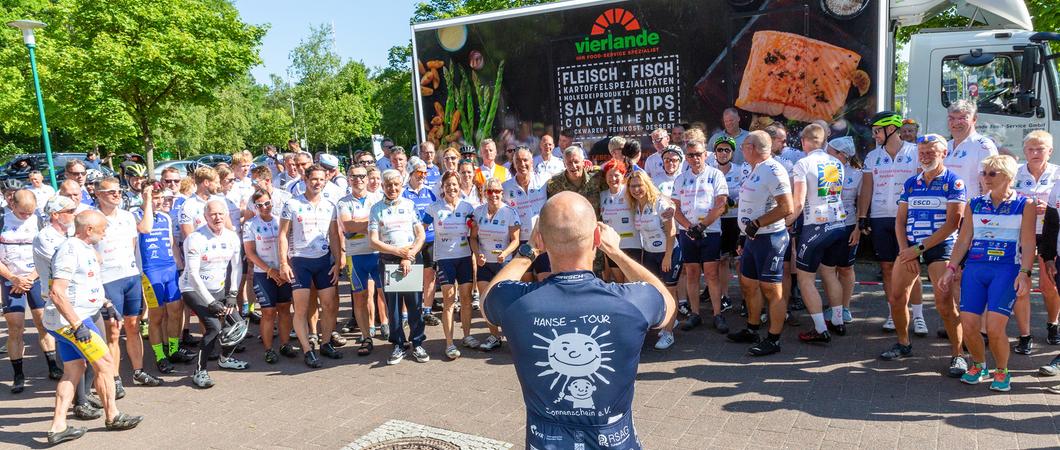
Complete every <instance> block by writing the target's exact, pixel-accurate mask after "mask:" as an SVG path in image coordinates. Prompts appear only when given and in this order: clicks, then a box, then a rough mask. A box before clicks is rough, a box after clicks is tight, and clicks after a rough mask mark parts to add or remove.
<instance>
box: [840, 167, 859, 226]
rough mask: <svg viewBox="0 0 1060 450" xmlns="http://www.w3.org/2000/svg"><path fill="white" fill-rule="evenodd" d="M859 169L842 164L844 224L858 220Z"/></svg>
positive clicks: (848, 224)
mask: <svg viewBox="0 0 1060 450" xmlns="http://www.w3.org/2000/svg"><path fill="white" fill-rule="evenodd" d="M861 175H862V172H861V169H855V168H854V167H852V166H850V165H844V166H843V195H842V198H843V209H845V210H846V212H847V219H846V221H845V222H844V225H846V226H850V225H854V224H856V223H857V222H858V206H857V199H858V195H860V194H861Z"/></svg>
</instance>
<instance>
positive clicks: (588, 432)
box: [482, 192, 675, 449]
mask: <svg viewBox="0 0 1060 450" xmlns="http://www.w3.org/2000/svg"><path fill="white" fill-rule="evenodd" d="M595 216H596V212H595V211H594V209H593V207H592V205H590V204H589V202H588V201H587V200H586V199H585V198H584V197H582V196H580V195H578V194H575V193H573V192H561V193H558V194H556V195H555V196H554V197H552V198H551V199H549V200H548V202H546V203H545V206H544V207H543V208H542V209H541V216H540V219H539V221H538V224H537V228H536V229H535V230H534V234H533V236H532V237H531V240H530V241H529V242H527V243H526V244H523V245H522V246H520V247H519V250H518V252H517V254H518V256H517V257H515V258H514V259H513V260H512V262H510V263H509V264H508V265H506V266H505V267H504V268H503V269H501V271H500V272H499V273H498V274H497V276H496V277H495V278H494V279H493V282H492V283H491V286H490V287H489V289H488V292H489V294H487V295H486V299H485V301H484V302H483V304H482V309H483V312H484V315H485V317H486V320H487V321H489V322H490V323H492V324H494V325H498V326H500V327H501V328H503V329H504V334H505V336H507V337H508V342H509V345H510V346H511V352H512V360H513V362H514V365H515V371H516V374H517V375H518V377H519V382H520V384H521V385H522V388H523V400H524V401H525V402H526V409H527V426H526V430H527V432H526V444H527V447H530V448H578V447H580V445H578V444H585V443H588V444H589V446H590V447H607V448H611V449H639V448H641V444H640V441H639V439H638V438H637V434H636V431H635V430H634V428H633V414H632V401H633V382H634V379H635V378H636V374H637V365H638V364H639V362H640V349H641V346H642V345H643V344H644V336H645V334H646V333H647V331H648V329H649V328H653V327H654V328H659V327H661V326H662V325H663V324H665V323H668V322H669V321H670V320H671V319H672V317H673V314H674V310H675V304H674V299H673V297H671V296H670V294H669V293H668V292H667V290H666V286H665V285H663V283H662V282H660V281H659V280H658V279H657V278H656V277H655V276H654V275H652V274H651V272H649V271H648V270H647V269H645V268H644V267H642V266H641V265H640V264H637V263H636V262H635V261H634V260H633V259H631V258H630V257H629V256H627V255H626V254H625V253H624V252H623V251H622V250H621V249H620V248H619V241H620V239H619V236H618V234H617V233H615V231H614V230H613V229H611V228H610V227H608V226H606V225H603V224H599V223H597V222H596V221H595V220H593V218H594V217H595ZM596 249H600V251H602V252H603V253H604V254H605V255H607V257H608V258H610V259H611V260H612V261H614V262H615V263H616V264H617V265H618V267H619V268H620V269H621V270H622V273H623V274H624V275H625V276H626V278H627V279H629V280H631V282H630V283H625V284H616V283H605V282H604V281H601V280H599V279H598V278H596V276H595V275H593V272H592V267H593V257H594V255H595V252H596ZM540 253H548V255H549V258H550V260H551V262H552V275H551V276H550V277H549V278H547V279H545V280H544V281H542V282H539V283H522V282H518V280H519V278H520V277H521V276H522V274H523V273H524V272H526V270H527V268H529V267H530V265H531V264H533V262H534V259H535V258H537V256H538V255H539V254H540Z"/></svg>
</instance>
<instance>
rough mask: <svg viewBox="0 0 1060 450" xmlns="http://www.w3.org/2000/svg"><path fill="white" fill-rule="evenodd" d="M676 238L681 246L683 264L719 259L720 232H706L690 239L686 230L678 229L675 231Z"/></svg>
mask: <svg viewBox="0 0 1060 450" xmlns="http://www.w3.org/2000/svg"><path fill="white" fill-rule="evenodd" d="M677 240H678V245H680V246H681V262H682V263H684V264H703V263H708V262H717V261H718V260H719V259H721V233H707V234H705V235H703V236H702V237H700V238H699V239H696V240H692V239H690V238H689V237H688V233H687V232H685V231H684V230H680V231H678V232H677Z"/></svg>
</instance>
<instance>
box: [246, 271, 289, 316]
mask: <svg viewBox="0 0 1060 450" xmlns="http://www.w3.org/2000/svg"><path fill="white" fill-rule="evenodd" d="M291 291H292V290H291V283H284V284H283V285H278V284H276V281H274V280H272V279H271V278H269V277H268V276H267V275H265V274H264V273H261V272H254V295H255V296H256V297H257V299H258V306H261V307H262V308H275V307H276V305H279V304H283V303H290V302H291V299H292V298H293V295H292V294H291Z"/></svg>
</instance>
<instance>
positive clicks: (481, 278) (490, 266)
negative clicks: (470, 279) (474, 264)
mask: <svg viewBox="0 0 1060 450" xmlns="http://www.w3.org/2000/svg"><path fill="white" fill-rule="evenodd" d="M541 256H544V255H541ZM502 267H504V264H501V263H489V262H488V263H486V264H483V265H481V266H478V282H479V283H489V282H490V281H493V277H495V276H497V272H500V271H501V268H502Z"/></svg>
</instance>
